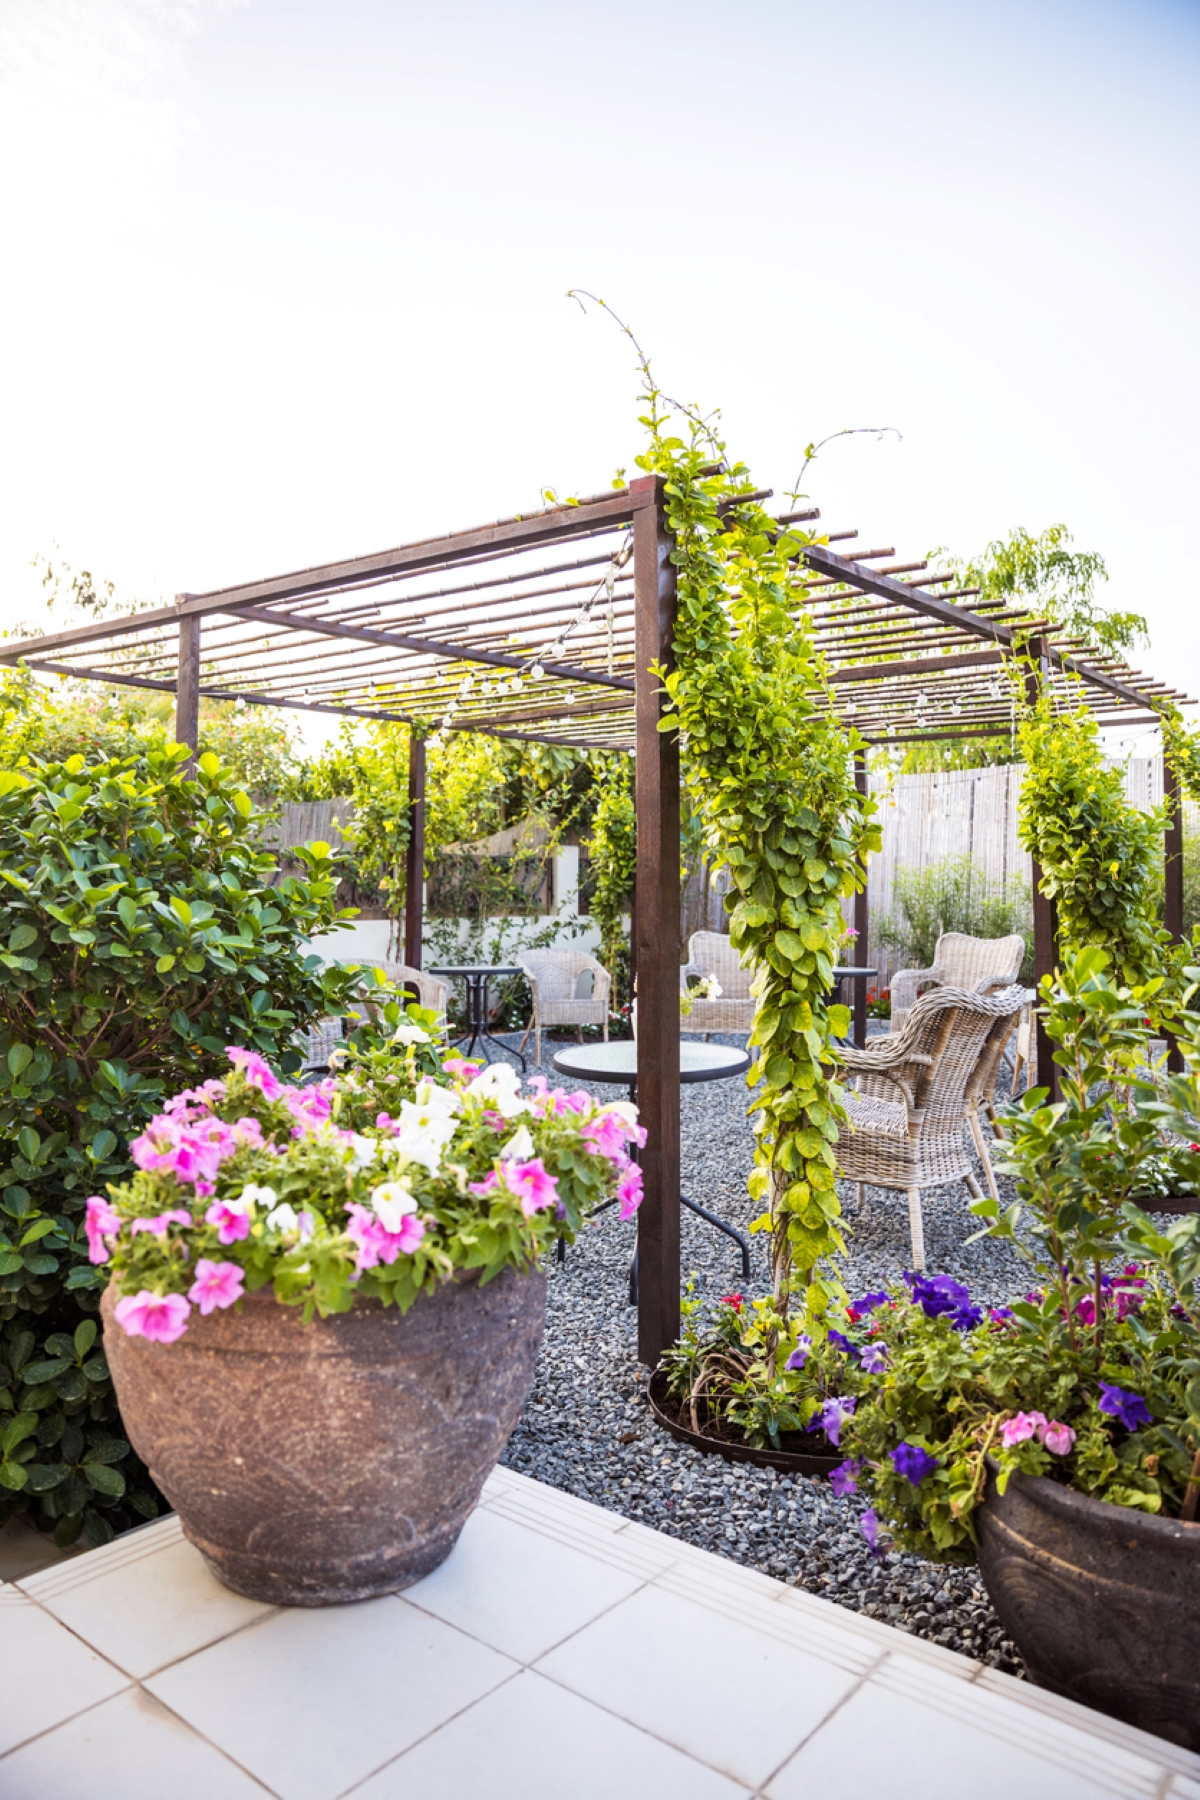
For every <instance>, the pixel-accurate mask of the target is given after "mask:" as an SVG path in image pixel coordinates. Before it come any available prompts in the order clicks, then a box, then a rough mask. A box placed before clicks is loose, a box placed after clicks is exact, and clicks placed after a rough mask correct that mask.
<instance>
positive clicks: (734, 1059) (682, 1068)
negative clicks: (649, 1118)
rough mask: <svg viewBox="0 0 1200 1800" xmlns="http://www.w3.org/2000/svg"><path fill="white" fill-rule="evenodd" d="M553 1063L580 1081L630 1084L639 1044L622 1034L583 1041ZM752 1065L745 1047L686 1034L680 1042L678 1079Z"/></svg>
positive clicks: (737, 1071)
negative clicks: (614, 1040)
mask: <svg viewBox="0 0 1200 1800" xmlns="http://www.w3.org/2000/svg"><path fill="white" fill-rule="evenodd" d="M552 1066H553V1067H554V1068H555V1069H557V1070H558V1073H559V1074H560V1075H574V1076H575V1077H576V1079H577V1080H579V1081H612V1082H619V1083H621V1085H623V1086H625V1085H629V1084H632V1083H633V1082H635V1081H636V1080H637V1044H636V1043H635V1042H634V1040H633V1039H632V1038H623V1039H622V1040H621V1041H620V1042H619V1043H615V1044H582V1045H579V1046H578V1047H575V1048H572V1049H570V1050H560V1051H559V1052H558V1055H557V1056H555V1057H554V1058H553V1064H552ZM749 1067H750V1056H749V1053H748V1052H747V1051H745V1050H735V1049H733V1048H731V1047H730V1046H729V1045H727V1044H697V1043H695V1042H694V1041H690V1040H689V1039H687V1038H681V1039H680V1042H679V1079H680V1081H681V1082H684V1083H687V1082H693V1081H722V1080H724V1079H725V1078H726V1077H728V1076H730V1075H741V1074H743V1073H744V1072H745V1070H747V1069H748V1068H749Z"/></svg>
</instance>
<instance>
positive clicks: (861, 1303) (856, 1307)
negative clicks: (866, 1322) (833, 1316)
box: [846, 1292, 888, 1320]
mask: <svg viewBox="0 0 1200 1800" xmlns="http://www.w3.org/2000/svg"><path fill="white" fill-rule="evenodd" d="M887 1301H888V1296H887V1294H886V1293H882V1292H880V1293H878V1294H864V1295H863V1297H862V1299H861V1300H852V1301H851V1302H850V1305H849V1306H848V1307H847V1308H846V1313H847V1316H848V1317H849V1318H850V1319H851V1320H858V1319H861V1318H864V1317H865V1316H866V1314H867V1313H871V1312H874V1311H875V1308H876V1307H877V1306H886V1305H887Z"/></svg>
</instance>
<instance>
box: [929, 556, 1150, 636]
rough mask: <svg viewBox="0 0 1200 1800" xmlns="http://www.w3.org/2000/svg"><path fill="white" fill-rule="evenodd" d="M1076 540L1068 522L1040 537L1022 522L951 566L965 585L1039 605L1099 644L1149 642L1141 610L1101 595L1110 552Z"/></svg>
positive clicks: (1042, 612)
mask: <svg viewBox="0 0 1200 1800" xmlns="http://www.w3.org/2000/svg"><path fill="white" fill-rule="evenodd" d="M1071 541H1072V539H1071V534H1070V532H1069V531H1068V530H1067V528H1066V526H1065V525H1050V526H1048V527H1047V528H1046V530H1045V531H1043V532H1042V534H1041V536H1040V537H1033V536H1032V535H1031V533H1029V532H1028V531H1026V530H1024V528H1023V527H1021V526H1019V525H1018V526H1017V527H1016V529H1015V530H1014V531H1010V532H1009V534H1008V536H1007V537H1006V538H996V539H994V540H993V541H992V542H991V543H990V544H989V545H988V546H987V549H986V550H984V551H983V553H982V555H980V556H977V557H972V558H971V559H969V560H968V561H957V560H955V559H953V558H952V559H951V560H950V563H949V567H950V568H952V569H953V570H954V572H955V574H956V575H957V576H958V577H959V580H960V583H961V585H962V586H963V587H977V588H978V589H979V590H980V594H979V597H980V599H981V600H984V601H988V600H998V601H1001V602H1002V603H1004V604H1006V605H1015V604H1021V605H1025V606H1028V607H1031V608H1036V611H1037V613H1038V616H1039V617H1042V618H1046V619H1050V620H1052V621H1053V623H1054V624H1056V625H1059V626H1061V627H1062V628H1063V630H1064V631H1066V632H1068V633H1069V634H1070V635H1071V636H1072V637H1081V638H1085V639H1086V640H1087V642H1088V643H1089V644H1094V645H1095V646H1096V647H1097V648H1098V649H1101V650H1109V651H1116V652H1120V651H1124V650H1130V649H1132V648H1133V647H1134V646H1135V645H1137V644H1139V643H1144V642H1145V641H1146V634H1147V625H1146V621H1145V619H1144V618H1143V617H1142V615H1141V614H1140V613H1135V612H1113V611H1111V610H1110V609H1109V608H1107V607H1104V606H1101V605H1100V603H1099V601H1098V600H1097V599H1096V586H1097V583H1098V582H1102V581H1107V580H1108V570H1107V569H1106V568H1105V566H1104V558H1103V557H1102V556H1099V555H1098V554H1097V553H1096V552H1095V551H1094V550H1072V549H1071V548H1070V545H1071Z"/></svg>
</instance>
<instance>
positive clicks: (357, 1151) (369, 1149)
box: [350, 1131, 379, 1175]
mask: <svg viewBox="0 0 1200 1800" xmlns="http://www.w3.org/2000/svg"><path fill="white" fill-rule="evenodd" d="M378 1154H379V1145H378V1144H377V1143H376V1141H375V1139H374V1138H369V1137H363V1136H362V1134H361V1133H360V1132H357V1131H356V1132H355V1133H354V1134H353V1136H352V1137H351V1139H350V1172H351V1174H353V1175H357V1174H358V1172H359V1170H360V1169H367V1168H369V1167H370V1166H371V1164H372V1163H373V1162H374V1161H375V1158H376V1156H378Z"/></svg>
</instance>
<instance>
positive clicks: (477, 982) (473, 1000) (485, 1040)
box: [429, 963, 526, 1074]
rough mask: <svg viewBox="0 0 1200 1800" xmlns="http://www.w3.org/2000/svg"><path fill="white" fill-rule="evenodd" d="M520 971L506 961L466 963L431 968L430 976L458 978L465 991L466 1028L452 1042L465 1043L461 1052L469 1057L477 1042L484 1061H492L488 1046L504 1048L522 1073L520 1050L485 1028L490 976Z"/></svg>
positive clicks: (523, 1070) (452, 979)
mask: <svg viewBox="0 0 1200 1800" xmlns="http://www.w3.org/2000/svg"><path fill="white" fill-rule="evenodd" d="M522 972H523V971H522V970H520V969H518V968H514V967H510V966H509V965H508V964H507V963H469V964H455V965H453V966H452V967H451V968H448V969H430V971H429V973H430V974H431V975H444V976H446V978H447V980H451V981H461V982H462V984H463V986H464V987H465V988H466V992H467V1029H466V1030H465V1031H464V1032H463V1034H462V1036H461V1037H458V1038H455V1040H454V1042H455V1044H465V1045H466V1050H465V1051H464V1055H466V1056H470V1054H471V1052H472V1050H473V1049H474V1048H475V1046H476V1044H478V1045H479V1047H480V1049H481V1050H482V1051H483V1055H484V1061H485V1062H491V1060H492V1059H491V1057H490V1056H489V1054H488V1045H489V1044H495V1046H496V1048H497V1050H505V1051H507V1052H508V1054H509V1056H515V1057H516V1058H517V1060H518V1062H519V1063H520V1065H521V1073H522V1074H524V1073H525V1069H526V1062H525V1058H524V1057H523V1056H522V1055H521V1052H520V1051H519V1050H514V1049H513V1047H512V1045H511V1044H502V1043H501V1042H500V1039H499V1038H498V1037H493V1036H492V1034H491V1032H490V1031H489V1030H488V1028H487V1022H488V983H489V982H490V981H491V980H492V978H493V976H495V977H497V978H499V977H502V976H506V975H520V974H521V973H522Z"/></svg>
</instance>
